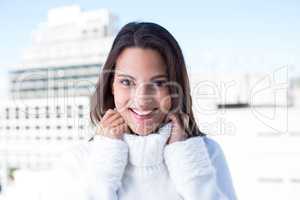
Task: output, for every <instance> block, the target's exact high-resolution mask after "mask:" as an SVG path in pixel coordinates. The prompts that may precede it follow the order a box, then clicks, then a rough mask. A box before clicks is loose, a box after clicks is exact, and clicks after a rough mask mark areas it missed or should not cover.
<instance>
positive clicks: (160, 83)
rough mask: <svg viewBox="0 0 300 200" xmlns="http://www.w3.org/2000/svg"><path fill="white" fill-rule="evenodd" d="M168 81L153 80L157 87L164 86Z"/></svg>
mask: <svg viewBox="0 0 300 200" xmlns="http://www.w3.org/2000/svg"><path fill="white" fill-rule="evenodd" d="M165 83H166V81H165V80H159V81H153V84H154V85H155V86H156V87H163V86H164V85H165Z"/></svg>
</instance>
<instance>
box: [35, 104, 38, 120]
mask: <svg viewBox="0 0 300 200" xmlns="http://www.w3.org/2000/svg"><path fill="white" fill-rule="evenodd" d="M35 118H36V119H38V118H39V107H38V106H36V107H35Z"/></svg>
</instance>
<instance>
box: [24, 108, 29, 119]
mask: <svg viewBox="0 0 300 200" xmlns="http://www.w3.org/2000/svg"><path fill="white" fill-rule="evenodd" d="M25 119H29V108H28V107H26V108H25Z"/></svg>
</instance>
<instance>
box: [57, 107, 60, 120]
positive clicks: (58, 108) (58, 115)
mask: <svg viewBox="0 0 300 200" xmlns="http://www.w3.org/2000/svg"><path fill="white" fill-rule="evenodd" d="M60 117H61V110H60V106H56V118H60Z"/></svg>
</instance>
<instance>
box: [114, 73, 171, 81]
mask: <svg viewBox="0 0 300 200" xmlns="http://www.w3.org/2000/svg"><path fill="white" fill-rule="evenodd" d="M116 74H117V76H123V77H128V78H131V79H133V80H135V78H134V77H133V76H130V75H128V74H118V73H116ZM157 78H167V75H166V74H159V75H155V76H153V77H152V78H151V79H150V80H154V79H157Z"/></svg>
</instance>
